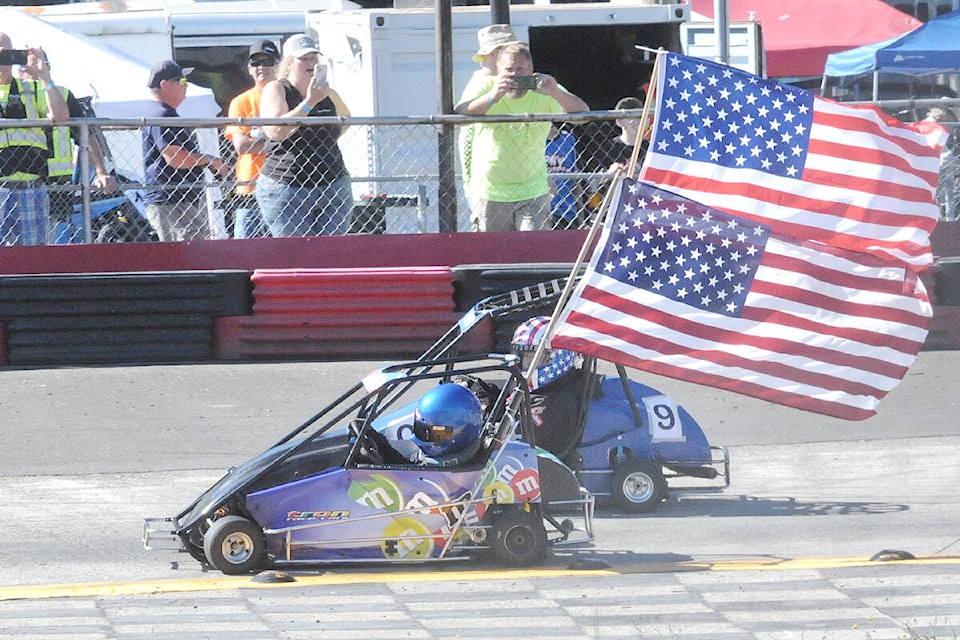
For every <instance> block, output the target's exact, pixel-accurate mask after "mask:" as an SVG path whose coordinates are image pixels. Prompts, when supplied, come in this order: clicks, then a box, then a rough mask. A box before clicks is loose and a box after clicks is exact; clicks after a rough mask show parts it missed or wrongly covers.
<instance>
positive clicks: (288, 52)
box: [283, 33, 320, 58]
mask: <svg viewBox="0 0 960 640" xmlns="http://www.w3.org/2000/svg"><path fill="white" fill-rule="evenodd" d="M308 53H320V49H317V43H316V42H314V41H313V38H311V37H310V36H308V35H307V34H305V33H298V34H297V35H295V36H290V37H289V38H287V41H286V42H284V43H283V57H284V58H299V57H300V56H305V55H307V54H308Z"/></svg>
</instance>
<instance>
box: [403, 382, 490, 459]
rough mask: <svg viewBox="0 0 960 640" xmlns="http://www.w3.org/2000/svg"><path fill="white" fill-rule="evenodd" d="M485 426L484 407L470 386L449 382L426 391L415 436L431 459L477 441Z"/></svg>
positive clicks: (417, 413)
mask: <svg viewBox="0 0 960 640" xmlns="http://www.w3.org/2000/svg"><path fill="white" fill-rule="evenodd" d="M481 429H483V408H482V407H481V406H480V400H479V399H478V398H477V396H475V395H474V394H473V392H472V391H470V390H469V389H467V388H465V387H463V386H461V385H459V384H456V383H453V382H448V383H444V384H440V385H437V386H436V387H434V388H433V389H431V390H430V391H427V392H426V393H425V394H423V397H421V398H420V402H418V403H417V408H416V410H415V411H414V414H413V438H412V440H413V441H414V442H415V443H416V445H417V446H418V447H420V450H421V451H423V453H424V454H425V455H427V456H429V457H431V458H435V457H437V456H444V455H449V454H451V453H456V452H458V451H460V450H461V449H464V448H465V447H467V446H469V445H471V444H473V443H475V442H476V441H477V440H478V439H479V437H480V431H481Z"/></svg>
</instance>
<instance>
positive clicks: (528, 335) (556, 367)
mask: <svg viewBox="0 0 960 640" xmlns="http://www.w3.org/2000/svg"><path fill="white" fill-rule="evenodd" d="M549 324H550V318H549V317H547V316H536V317H533V318H530V319H529V320H527V321H526V322H523V323H521V324H520V326H518V327H517V330H516V331H514V332H513V339H512V340H511V341H510V346H511V347H512V348H513V350H514V352H515V353H516V354H517V355H518V356H520V357H521V359H523V360H524V365H523V366H524V373H526V369H527V364H526V362H525V360H526V359H525V358H524V354H532V353H533V352H535V351H536V350H537V347H538V346H540V342H541V341H543V336H544V334H546V332H547V325H549ZM547 355H548V356H549V358H548V360H547V362H546V363H545V364H543V365H541V366H539V367H537V368H536V369H535V370H534V371H533V373H532V374H531V375H530V380H529V382H530V390H531V391H536V390H537V389H539V388H541V387H545V386H546V385H548V384H550V383H551V382H553V381H554V380H556V379H557V378H560V377H561V376H564V375H566V374H567V373H569V372H571V371H572V370H573V369H574V367H575V366H576V362H577V354H576V353H575V352H573V351H567V350H566V349H548V350H547Z"/></svg>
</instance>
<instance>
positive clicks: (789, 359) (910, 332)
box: [551, 180, 932, 420]
mask: <svg viewBox="0 0 960 640" xmlns="http://www.w3.org/2000/svg"><path fill="white" fill-rule="evenodd" d="M617 189H618V190H617V191H616V192H614V194H613V199H612V201H611V202H612V204H611V206H612V207H613V209H612V212H611V214H610V215H609V216H608V218H607V220H606V222H605V226H604V230H603V234H602V236H601V239H600V241H599V243H598V245H597V248H596V250H595V252H594V254H593V256H592V258H591V261H590V265H589V267H588V268H587V271H586V272H585V274H584V276H583V277H582V278H581V280H580V282H579V283H578V285H577V288H576V289H575V291H574V293H573V295H572V297H571V300H570V301H569V302H568V303H567V305H566V306H565V307H564V309H563V311H562V312H561V315H560V317H559V318H558V323H557V330H556V332H555V334H554V337H553V338H552V341H551V346H552V347H553V348H557V349H570V350H573V351H578V352H580V353H586V354H590V355H593V356H596V357H599V358H602V359H604V360H609V361H611V362H619V363H621V364H625V365H627V366H631V367H634V368H637V369H641V370H646V371H650V372H652V373H656V374H661V375H666V376H670V377H674V378H679V379H682V380H687V381H691V382H696V383H700V384H705V385H708V386H713V387H719V388H722V389H727V390H730V391H735V392H739V393H743V394H746V395H750V396H754V397H757V398H762V399H765V400H769V401H771V402H776V403H779V404H784V405H788V406H792V407H797V408H800V409H805V410H809V411H815V412H817V413H823V414H826V415H830V416H835V417H839V418H845V419H849V420H862V419H865V418H868V417H870V416H872V415H874V413H875V412H876V406H877V404H878V403H879V401H880V399H881V398H883V396H884V395H886V393H887V392H888V391H890V390H891V389H892V388H893V387H894V386H896V385H897V383H898V382H899V381H900V380H901V379H902V378H903V376H904V374H905V373H906V371H907V369H908V368H909V367H910V365H911V364H912V363H913V360H914V358H915V357H916V354H917V351H918V350H919V349H920V346H921V345H922V344H923V341H924V340H925V338H926V335H927V325H928V322H929V318H930V316H931V312H932V310H931V306H930V303H929V300H928V299H927V297H926V293H925V291H924V289H923V285H922V284H921V283H920V282H919V280H917V279H916V277H915V275H914V273H913V271H912V270H911V269H910V268H909V267H907V265H905V264H902V263H891V262H889V261H883V260H880V259H878V258H876V257H875V256H872V255H869V254H861V253H855V252H851V251H847V250H844V249H837V248H832V247H828V246H824V245H818V244H816V243H798V242H796V241H792V240H790V239H786V238H784V237H782V236H779V235H778V234H776V233H774V232H773V231H772V229H771V227H770V226H769V225H766V224H763V223H759V222H756V221H752V220H748V219H746V218H741V217H737V216H733V215H730V214H727V213H723V212H721V211H718V210H716V209H712V208H710V207H707V206H704V205H701V204H698V203H695V202H692V201H690V200H687V199H685V198H683V197H681V196H678V195H675V194H673V193H670V192H668V191H664V190H661V189H657V188H655V187H652V186H649V185H646V184H643V183H640V182H636V181H633V180H623V181H622V182H621V183H620V186H618V187H617Z"/></svg>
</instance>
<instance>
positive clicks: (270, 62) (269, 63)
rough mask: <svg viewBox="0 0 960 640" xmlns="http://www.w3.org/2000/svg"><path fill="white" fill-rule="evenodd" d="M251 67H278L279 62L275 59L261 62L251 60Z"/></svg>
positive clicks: (265, 59)
mask: <svg viewBox="0 0 960 640" xmlns="http://www.w3.org/2000/svg"><path fill="white" fill-rule="evenodd" d="M250 66H251V67H275V66H277V61H276V60H274V59H273V58H263V59H260V60H251V61H250Z"/></svg>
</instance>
